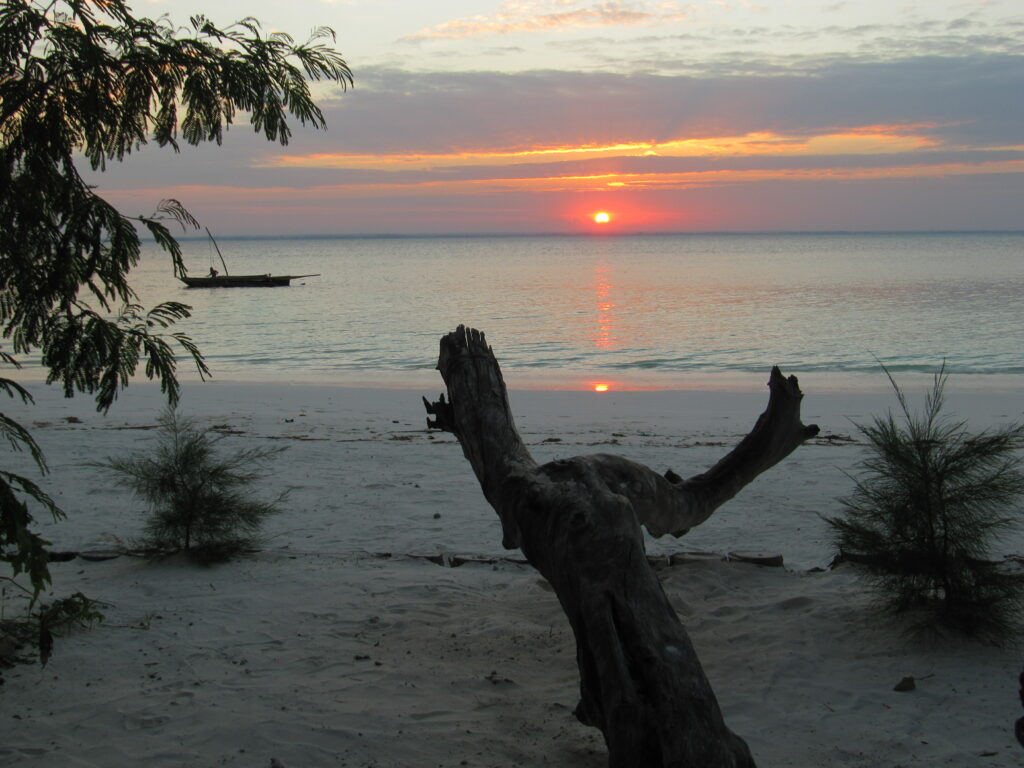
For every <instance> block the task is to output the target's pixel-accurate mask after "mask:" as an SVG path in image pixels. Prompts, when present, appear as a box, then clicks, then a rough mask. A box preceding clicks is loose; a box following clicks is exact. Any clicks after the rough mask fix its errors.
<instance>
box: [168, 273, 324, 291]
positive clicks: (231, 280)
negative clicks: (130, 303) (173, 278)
mask: <svg viewBox="0 0 1024 768" xmlns="http://www.w3.org/2000/svg"><path fill="white" fill-rule="evenodd" d="M300 277H318V275H270V274H267V275H216V276H212V275H206V276H204V277H182V278H180V280H181V281H182V282H183V283H185V285H187V286H188V287H189V288H276V287H280V286H285V285H289V284H291V281H292V280H298V279H299V278H300Z"/></svg>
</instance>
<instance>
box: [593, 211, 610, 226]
mask: <svg viewBox="0 0 1024 768" xmlns="http://www.w3.org/2000/svg"><path fill="white" fill-rule="evenodd" d="M611 220H612V215H611V214H610V213H608V212H607V211H598V212H597V213H595V214H594V223H595V224H607V223H608V222H609V221H611Z"/></svg>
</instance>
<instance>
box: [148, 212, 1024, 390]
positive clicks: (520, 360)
mask: <svg viewBox="0 0 1024 768" xmlns="http://www.w3.org/2000/svg"><path fill="white" fill-rule="evenodd" d="M218 244H219V247H220V250H221V252H222V253H223V256H224V260H225V262H226V264H227V267H228V270H229V271H230V273H232V274H262V273H273V274H291V275H315V276H312V277H305V278H301V279H298V280H295V281H293V282H292V285H291V286H290V287H288V288H261V289H256V288H251V289H239V288H225V289H210V290H200V289H188V288H186V287H185V286H184V285H183V284H182V283H180V282H179V281H178V280H176V279H175V278H174V276H173V274H172V269H171V262H170V259H169V257H168V256H167V255H166V254H164V253H163V252H161V251H160V250H159V249H157V248H156V246H155V245H152V244H151V245H149V246H147V248H146V249H145V251H144V256H143V259H142V262H141V264H140V265H139V266H138V267H137V268H136V269H135V270H134V271H133V274H132V284H133V285H134V286H135V287H136V289H137V290H138V292H139V294H140V298H141V299H142V302H143V303H144V304H146V305H147V306H148V305H151V304H154V303H156V302H160V301H178V302H184V303H186V304H188V305H190V306H191V307H192V316H191V317H190V318H188V319H187V320H185V321H183V322H181V323H179V325H178V327H177V330H179V331H182V332H184V333H186V334H187V335H188V336H190V337H191V338H192V339H193V340H194V341H195V342H196V343H197V344H198V346H199V348H200V349H201V350H202V353H203V355H204V356H205V358H206V361H207V364H208V365H209V367H210V369H211V371H212V373H213V376H214V378H215V379H224V380H250V381H282V380H284V381H296V382H309V383H337V384H349V385H372V386H393V387H405V386H409V387H419V386H423V385H424V384H426V383H431V384H434V383H436V382H437V381H438V377H437V374H436V372H435V371H434V367H435V365H436V362H437V352H438V342H439V339H440V337H441V336H442V335H443V334H445V333H447V332H448V331H451V330H453V329H454V328H456V327H457V326H458V325H460V324H463V325H467V326H471V327H475V328H479V329H480V330H483V331H484V332H485V333H486V335H487V338H488V340H489V342H490V344H491V346H492V347H493V349H494V351H495V353H496V355H497V357H498V359H499V361H500V363H501V365H502V369H503V371H504V373H505V378H506V382H507V383H508V385H509V386H510V387H511V388H516V387H521V388H552V389H575V388H585V387H591V386H594V383H595V382H601V383H603V384H602V385H604V386H609V387H611V388H619V389H686V388H715V387H718V388H730V387H738V388H744V387H746V386H750V387H751V388H755V387H756V388H758V389H760V388H762V387H763V382H764V375H765V372H766V371H767V370H768V369H769V368H770V367H771V366H772V365H779V366H781V367H782V369H783V370H784V372H786V373H797V374H800V375H801V376H805V375H807V374H821V375H827V376H828V377H830V378H829V379H828V380H829V381H830V382H832V384H833V385H834V386H835V387H837V388H842V387H850V388H853V389H857V388H872V387H873V386H876V385H878V386H882V387H883V388H884V387H887V386H888V384H887V381H886V379H885V378H884V374H883V371H882V366H885V368H886V369H888V370H889V371H890V372H891V373H893V374H894V375H901V376H902V375H911V376H912V375H916V374H922V375H923V374H927V375H930V374H932V373H934V372H935V371H936V370H937V369H938V368H939V367H940V366H942V365H943V364H944V365H945V366H946V368H947V370H948V371H949V372H951V373H954V374H968V375H971V376H972V378H973V379H974V380H976V381H1003V382H1007V381H1009V382H1014V381H1016V376H1017V375H1019V374H1021V373H1024V344H1022V339H1024V232H992V233H978V232H971V233H877V234H848V233H829V234H820V233H795V234H778V233H771V234H670V235H669V234H650V235H624V236H559V235H550V236H542V235H537V236H486V237H485V236H465V237H463V236H458V237H456V236H452V237H275V238H228V237H222V238H219V239H218ZM182 245H183V250H184V255H185V262H186V265H187V267H188V269H189V273H190V274H193V275H202V274H206V273H207V272H208V271H209V269H210V267H211V266H213V267H215V268H216V269H218V270H219V271H220V272H222V273H223V272H224V268H223V266H222V265H221V261H220V258H219V257H218V256H217V253H216V251H215V249H214V247H213V245H212V244H211V243H210V242H209V241H208V240H199V239H189V240H183V241H182ZM189 370H190V367H189V365H188V363H187V361H186V360H182V373H183V374H184V375H185V376H186V377H188V376H189V375H190V374H189Z"/></svg>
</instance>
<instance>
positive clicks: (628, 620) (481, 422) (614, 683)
mask: <svg viewBox="0 0 1024 768" xmlns="http://www.w3.org/2000/svg"><path fill="white" fill-rule="evenodd" d="M437 368H438V370H439V371H440V372H441V376H442V378H443V379H444V382H445V386H446V387H447V390H448V398H447V400H446V399H445V396H444V395H441V397H440V399H439V400H438V401H437V402H435V403H430V402H428V401H427V400H426V399H425V398H424V404H425V405H426V408H427V411H428V413H430V414H432V415H433V416H434V417H435V418H434V420H429V419H428V422H427V424H428V426H429V427H433V428H439V429H443V430H446V431H448V432H451V433H453V434H454V435H455V436H456V437H457V438H458V440H459V443H460V444H461V445H462V450H463V453H464V454H465V456H466V458H467V459H468V460H469V463H470V465H471V466H472V467H473V471H474V472H475V473H476V477H477V479H478V480H479V482H480V486H481V488H482V489H483V492H484V496H485V497H486V498H487V501H488V502H489V503H490V504H491V506H492V507H494V509H495V511H496V512H497V513H498V517H499V518H500V520H501V526H502V536H503V541H502V544H503V546H504V547H505V548H506V549H514V548H516V547H518V548H520V549H521V550H522V552H523V554H524V555H525V556H526V559H527V560H528V561H529V562H530V564H531V565H533V566H534V567H535V568H536V569H537V570H538V571H539V572H540V573H541V575H543V576H544V577H545V578H546V579H547V580H548V581H549V582H550V583H551V586H552V587H553V588H554V591H555V594H556V595H557V596H558V599H559V602H560V603H561V605H562V608H563V610H564V611H565V614H566V616H567V617H568V619H569V623H570V624H571V626H572V629H573V633H574V635H575V637H576V661H577V664H578V666H579V672H580V702H579V705H578V706H577V707H576V712H575V714H576V717H577V718H579V720H580V721H581V722H583V723H585V724H587V725H592V726H595V727H597V728H600V729H601V731H602V733H603V734H604V739H605V743H606V744H607V747H608V752H609V765H610V766H611V767H612V768H626V766H629V767H630V768H654V767H658V768H661V767H664V768H668V767H669V766H674V767H677V768H682V766H694V767H697V766H699V767H700V768H717V767H718V766H722V767H731V766H753V765H754V761H753V758H752V757H751V754H750V750H749V749H748V748H747V745H746V743H745V742H744V741H743V739H741V738H740V737H739V736H737V735H736V734H734V733H733V732H732V731H731V730H729V728H728V727H727V726H726V725H725V722H724V720H723V718H722V713H721V710H720V709H719V706H718V702H717V700H716V699H715V695H714V692H713V691H712V690H711V686H710V684H709V683H708V680H707V678H706V677H705V675H704V671H703V669H702V667H701V664H700V661H699V659H698V658H697V654H696V652H695V651H694V648H693V645H692V644H691V643H690V640H689V637H688V636H687V634H686V631H685V629H684V628H683V626H682V624H681V623H680V621H679V618H678V617H677V616H676V614H675V611H673V609H672V606H671V605H670V604H669V601H668V599H667V598H666V596H665V593H664V592H663V590H662V588H661V583H660V582H659V580H658V578H657V576H656V574H655V572H654V571H653V569H652V568H651V567H650V565H649V564H648V562H647V559H646V557H645V554H644V543H643V536H642V532H641V530H640V526H641V525H643V526H646V527H647V529H648V530H649V531H650V532H651V533H652V534H653V535H655V536H661V535H664V534H665V533H671V534H673V535H674V536H680V535H682V534H683V533H685V532H686V531H688V530H689V529H690V528H692V527H693V526H695V525H698V524H700V523H701V522H703V521H704V520H706V519H707V518H708V517H710V515H711V514H712V512H714V510H715V509H716V508H717V507H719V506H721V505H722V504H723V503H725V502H726V501H728V500H729V499H731V498H732V497H733V496H735V495H736V494H737V493H738V492H739V490H740V489H741V488H743V486H745V485H746V484H747V483H749V482H750V481H751V480H753V479H754V478H755V477H756V476H757V475H758V474H760V473H761V472H763V471H765V470H766V469H768V468H769V467H771V466H773V465H774V464H777V463H778V462H779V461H781V460H782V459H783V458H785V457H786V456H788V455H789V454H790V453H792V452H793V451H794V450H795V449H796V448H797V447H798V446H799V445H800V444H801V443H802V442H803V441H805V440H807V439H808V438H810V437H813V436H814V435H816V434H817V433H818V428H817V426H814V425H811V426H805V425H804V424H802V423H801V421H800V400H801V398H802V397H803V395H802V394H801V392H800V388H799V386H798V384H797V380H796V378H795V377H792V376H791V377H789V378H788V379H787V378H785V377H784V376H783V375H782V373H781V372H780V371H779V369H778V368H773V369H772V373H771V378H770V380H769V383H768V386H769V393H770V394H769V400H768V407H767V409H766V410H765V412H764V413H763V414H761V416H760V417H759V418H758V420H757V423H756V424H755V425H754V428H753V430H752V431H751V432H750V434H749V435H747V436H746V437H745V438H744V439H743V440H742V441H741V442H740V443H739V445H737V446H736V448H735V449H733V451H731V452H730V453H729V454H728V455H727V456H725V457H724V458H723V459H722V460H721V461H719V462H718V463H717V464H716V465H715V466H714V467H712V468H711V469H710V470H708V471H707V472H704V473H703V474H700V475H696V476H694V477H691V478H689V479H687V480H684V479H682V478H681V477H680V476H678V475H676V474H675V473H673V472H671V471H669V472H667V473H666V474H665V475H664V476H662V475H659V474H658V473H657V472H654V471H653V470H651V469H649V468H648V467H646V466H644V465H642V464H638V463H636V462H633V461H629V460H628V459H624V458H621V457H618V456H611V455H607V454H597V455H593V456H582V457H574V458H570V459H559V460H556V461H552V462H548V463H547V464H543V465H538V464H537V462H536V461H534V459H533V457H532V456H531V455H530V452H529V451H528V450H527V448H526V446H525V445H524V443H523V441H522V438H520V436H519V433H518V431H517V430H516V427H515V423H514V420H513V418H512V412H511V409H510V407H509V402H508V393H507V391H506V388H505V382H504V380H503V379H502V376H501V369H500V367H499V366H498V362H497V359H496V358H495V357H494V354H493V352H492V351H491V349H490V347H488V345H487V342H486V340H485V338H484V334H483V333H481V332H480V331H477V330H474V329H468V328H465V327H464V326H459V328H458V329H457V330H455V331H454V332H452V333H449V334H447V335H446V336H444V337H443V338H442V339H441V352H440V356H439V359H438V363H437Z"/></svg>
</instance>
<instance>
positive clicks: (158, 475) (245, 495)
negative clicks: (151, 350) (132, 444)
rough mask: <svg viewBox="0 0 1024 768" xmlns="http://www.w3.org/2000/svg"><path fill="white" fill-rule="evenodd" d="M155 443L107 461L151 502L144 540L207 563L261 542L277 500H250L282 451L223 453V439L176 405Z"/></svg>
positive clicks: (167, 414)
mask: <svg viewBox="0 0 1024 768" xmlns="http://www.w3.org/2000/svg"><path fill="white" fill-rule="evenodd" d="M159 424H160V429H159V432H158V435H157V443H156V448H155V450H154V451H153V453H152V454H151V455H149V456H142V457H138V458H135V457H132V458H124V459H108V460H107V461H105V462H102V463H101V464H100V465H99V466H102V467H104V468H106V469H109V470H112V471H113V472H114V473H115V474H116V475H117V476H118V477H119V479H120V482H121V484H122V485H124V486H126V487H128V488H130V489H131V490H132V491H134V492H135V493H136V494H137V495H138V496H139V497H140V498H142V499H143V500H144V501H145V502H147V503H148V504H149V516H148V519H147V521H146V526H145V534H144V538H143V542H142V543H143V545H144V546H147V547H150V548H154V549H159V550H163V551H170V552H180V551H185V552H187V553H188V554H189V555H191V556H192V557H193V558H195V559H196V560H199V561H201V562H216V561H223V560H228V559H230V558H231V557H233V556H235V555H237V554H238V553H239V552H242V551H243V550H246V549H251V548H253V547H255V546H256V545H257V544H258V543H259V532H260V529H261V527H262V525H263V521H264V519H265V518H266V517H267V516H269V515H271V514H274V513H275V512H276V511H277V509H276V505H277V504H278V503H279V502H280V501H281V500H282V499H283V498H284V494H282V495H281V496H279V497H277V498H276V499H275V500H274V501H272V502H262V501H257V500H255V499H253V498H252V497H251V486H252V484H253V482H254V481H256V480H257V479H258V478H259V477H260V476H261V474H262V473H261V472H260V469H261V468H262V467H263V465H264V464H265V463H266V462H267V461H268V460H269V459H270V458H271V457H272V456H274V455H276V454H277V453H280V451H281V449H279V448H278V449H267V448H246V449H243V450H239V451H235V452H234V453H231V454H227V455H221V454H220V453H219V452H218V450H217V448H218V446H217V444H218V443H219V442H220V441H221V440H222V439H223V436H221V435H217V434H215V433H214V432H213V431H212V430H210V429H200V428H199V427H198V426H196V424H195V422H194V421H193V420H192V419H188V418H182V417H180V416H179V415H178V414H177V412H176V411H175V410H173V409H170V408H169V409H168V410H166V411H165V412H164V413H163V415H162V416H161V417H160V419H159Z"/></svg>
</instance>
